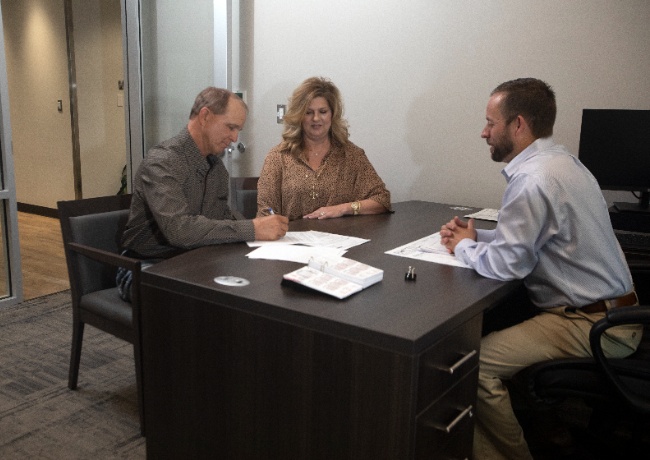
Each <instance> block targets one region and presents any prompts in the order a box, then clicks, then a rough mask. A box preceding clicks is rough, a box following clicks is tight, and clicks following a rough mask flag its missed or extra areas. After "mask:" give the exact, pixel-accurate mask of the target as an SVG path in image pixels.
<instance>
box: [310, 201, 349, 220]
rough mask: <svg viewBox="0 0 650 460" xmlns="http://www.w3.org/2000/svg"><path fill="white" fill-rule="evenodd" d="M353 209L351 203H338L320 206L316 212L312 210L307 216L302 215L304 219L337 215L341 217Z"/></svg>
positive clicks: (329, 217) (331, 217) (330, 217)
mask: <svg viewBox="0 0 650 460" xmlns="http://www.w3.org/2000/svg"><path fill="white" fill-rule="evenodd" d="M348 210H350V211H351V210H352V208H351V207H350V203H343V204H337V205H335V206H323V207H322V208H318V209H317V210H315V211H314V212H311V213H309V214H307V215H305V216H302V218H303V219H333V218H335V217H341V216H343V215H345V214H350V213H349V212H346V211H348Z"/></svg>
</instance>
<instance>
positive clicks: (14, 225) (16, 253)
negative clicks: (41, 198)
mask: <svg viewBox="0 0 650 460" xmlns="http://www.w3.org/2000/svg"><path fill="white" fill-rule="evenodd" d="M0 234H1V237H0V240H1V244H2V246H1V247H0V308H1V307H3V306H6V305H11V304H14V303H18V302H20V301H22V274H21V270H20V247H19V243H18V242H19V240H18V213H17V211H16V186H15V182H14V166H13V157H12V149H11V124H10V122H9V89H8V87H7V66H6V62H5V44H4V31H3V29H2V11H1V8H0Z"/></svg>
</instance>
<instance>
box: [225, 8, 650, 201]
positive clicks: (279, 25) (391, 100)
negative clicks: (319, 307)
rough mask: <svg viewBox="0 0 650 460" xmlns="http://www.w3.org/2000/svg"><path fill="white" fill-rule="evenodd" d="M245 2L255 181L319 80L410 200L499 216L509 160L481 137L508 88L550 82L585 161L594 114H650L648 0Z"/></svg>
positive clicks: (248, 169)
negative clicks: (497, 93) (302, 94)
mask: <svg viewBox="0 0 650 460" xmlns="http://www.w3.org/2000/svg"><path fill="white" fill-rule="evenodd" d="M242 3H243V4H244V3H246V4H245V5H242V25H243V27H242V30H243V32H242V33H243V34H244V37H243V38H242V48H243V52H244V53H246V52H252V53H253V57H252V59H248V58H247V57H246V56H244V59H242V63H243V64H244V67H245V68H244V69H243V72H242V74H243V75H242V81H243V82H244V84H246V85H248V87H247V88H242V89H246V90H247V91H248V103H249V106H250V108H251V114H250V117H249V121H248V123H247V126H246V133H245V136H246V139H247V147H248V150H247V152H246V154H244V155H243V156H242V157H241V158H239V159H238V161H237V164H236V166H237V167H238V168H239V169H240V174H241V175H258V174H259V171H260V169H261V166H262V162H263V158H264V156H265V154H266V152H267V151H268V150H269V149H270V148H271V147H272V146H273V145H275V144H277V143H278V142H279V141H280V134H281V130H282V127H281V125H278V124H276V121H275V109H276V104H281V103H286V100H287V98H288V97H289V96H290V94H291V92H292V91H293V89H294V88H295V87H296V86H297V85H298V84H299V83H300V82H301V81H302V80H304V79H305V78H307V77H309V76H313V75H321V76H327V77H329V78H331V79H332V80H333V81H334V82H335V83H336V84H337V86H338V87H339V88H340V90H341V91H342V93H343V97H344V100H345V105H346V114H347V118H348V120H349V122H350V126H351V139H352V141H353V142H355V143H356V144H358V145H359V146H361V147H363V148H364V149H365V150H366V153H367V154H368V156H369V158H370V159H371V161H372V162H373V164H374V165H375V167H376V169H377V170H378V172H379V174H380V175H381V176H382V178H383V179H384V180H385V182H386V183H387V185H388V188H389V189H390V190H391V192H392V195H393V201H396V202H397V201H403V200H409V199H423V200H434V201H438V202H445V203H454V204H464V205H475V206H484V207H498V206H499V204H500V200H501V195H502V193H503V189H504V187H505V184H504V181H503V179H502V177H501V175H500V174H499V171H500V169H501V168H502V166H503V164H497V163H493V162H492V161H491V159H490V156H489V151H488V149H487V146H486V145H485V142H484V141H483V140H482V139H481V138H480V132H481V130H482V128H483V124H484V117H485V104H486V102H487V99H488V96H489V93H490V91H491V90H492V89H493V88H494V87H495V86H496V85H497V84H499V83H501V82H502V81H505V80H509V79H512V78H517V77H523V76H534V77H538V78H541V79H544V80H545V81H547V82H548V83H550V84H551V85H552V86H553V87H554V88H555V91H556V94H557V100H558V118H557V122H556V129H555V138H556V140H557V141H558V142H560V143H563V144H565V145H566V146H567V147H568V148H569V149H570V150H571V151H572V152H574V153H577V149H578V142H579V133H580V119H581V113H582V109H583V108H640V109H649V108H650V53H648V48H649V45H650V27H649V26H648V25H649V24H650V2H648V1H647V0H622V1H617V2H612V1H611V0H572V1H570V2H568V1H566V0H546V1H543V2H541V1H539V0H520V1H517V2H513V1H508V0H491V1H485V0H481V1H479V0H444V1H443V0H438V1H430V0H376V1H372V2H370V1H356V2H350V1H346V0H330V1H328V2H320V1H313V0H265V1H259V2H254V6H253V5H251V4H250V3H248V2H242ZM251 26H252V27H251ZM251 50H252V51H251ZM626 196H627V195H626ZM630 201H634V198H631V197H630Z"/></svg>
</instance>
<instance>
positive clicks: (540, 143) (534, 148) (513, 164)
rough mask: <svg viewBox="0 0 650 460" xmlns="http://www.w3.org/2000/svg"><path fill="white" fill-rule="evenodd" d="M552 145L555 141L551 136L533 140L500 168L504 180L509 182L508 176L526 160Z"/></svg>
mask: <svg viewBox="0 0 650 460" xmlns="http://www.w3.org/2000/svg"><path fill="white" fill-rule="evenodd" d="M553 145H555V142H554V141H553V138H552V137H542V138H539V139H537V140H535V142H533V143H532V144H530V145H529V146H528V147H526V148H525V149H523V150H522V151H521V152H520V153H519V155H517V156H515V157H514V158H513V159H512V160H511V161H510V163H508V164H507V165H506V166H505V167H504V168H503V169H502V170H501V174H503V177H505V178H506V181H507V182H509V181H510V178H511V177H512V176H513V175H514V174H515V173H516V172H517V170H518V169H519V167H520V166H521V165H522V164H524V162H525V161H526V160H528V159H529V158H532V157H534V156H535V155H536V154H537V153H538V152H540V151H543V150H547V149H549V148H550V147H552V146H553Z"/></svg>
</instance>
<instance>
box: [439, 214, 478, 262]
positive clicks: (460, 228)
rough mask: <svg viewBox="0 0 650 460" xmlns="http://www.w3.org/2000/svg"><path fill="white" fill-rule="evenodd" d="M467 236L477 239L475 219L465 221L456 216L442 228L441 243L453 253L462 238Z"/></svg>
mask: <svg viewBox="0 0 650 460" xmlns="http://www.w3.org/2000/svg"><path fill="white" fill-rule="evenodd" d="M465 238H469V239H472V240H474V241H476V230H474V219H470V220H469V221H467V222H465V221H463V220H461V219H459V218H458V216H456V217H454V218H453V219H452V220H450V221H449V222H447V223H446V224H445V225H443V226H442V227H441V228H440V243H441V244H442V245H443V246H444V247H446V248H447V251H449V253H450V254H453V252H454V249H456V245H457V244H458V243H459V242H460V240H462V239H465Z"/></svg>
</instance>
